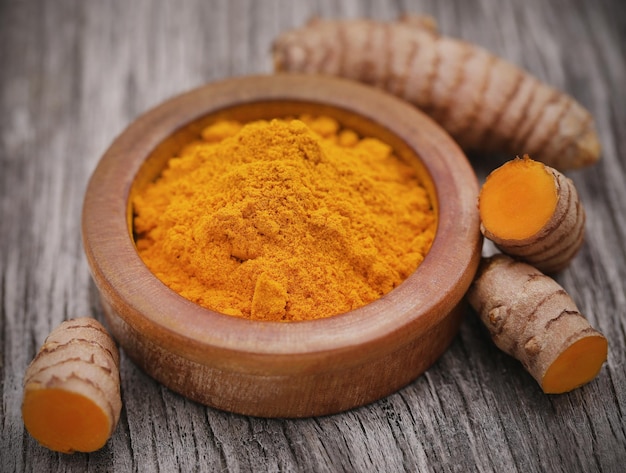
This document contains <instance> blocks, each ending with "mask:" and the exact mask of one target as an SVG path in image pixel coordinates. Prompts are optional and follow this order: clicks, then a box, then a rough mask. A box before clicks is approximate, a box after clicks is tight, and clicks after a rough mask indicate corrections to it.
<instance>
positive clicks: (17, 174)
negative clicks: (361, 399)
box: [0, 0, 626, 472]
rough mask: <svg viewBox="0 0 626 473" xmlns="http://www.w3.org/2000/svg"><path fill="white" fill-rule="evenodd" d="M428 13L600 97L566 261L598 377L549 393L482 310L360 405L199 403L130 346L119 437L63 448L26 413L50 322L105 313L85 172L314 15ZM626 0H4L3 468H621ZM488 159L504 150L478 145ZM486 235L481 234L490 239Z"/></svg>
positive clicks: (248, 66)
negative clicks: (169, 107)
mask: <svg viewBox="0 0 626 473" xmlns="http://www.w3.org/2000/svg"><path fill="white" fill-rule="evenodd" d="M402 11H410V12H415V13H428V14H432V15H433V16H435V17H436V18H437V20H438V22H439V25H440V29H441V30H442V32H443V33H445V34H450V35H453V36H457V37H461V38H464V39H468V40H471V41H475V42H477V43H478V44H480V45H482V46H484V47H486V48H488V49H490V50H491V51H493V52H495V53H497V54H500V55H502V56H504V57H505V58H507V59H509V60H511V61H513V62H515V63H516V64H518V65H521V66H522V67H525V68H527V69H529V70H530V71H532V72H533V73H534V74H535V75H537V76H538V77H539V78H540V79H543V80H546V81H547V82H549V83H550V84H552V85H554V86H556V87H559V88H561V89H563V90H565V91H566V92H568V93H570V94H571V95H572V96H574V97H575V98H576V99H577V100H579V101H580V102H581V103H582V104H583V105H585V106H586V107H587V108H589V109H590V111H591V112H592V114H593V115H594V118H595V120H596V124H597V127H598V131H599V135H600V139H601V142H602V146H603V150H604V151H603V154H602V159H601V161H600V163H599V164H597V165H595V166H594V167H592V168H589V169H585V170H582V171H577V172H573V173H568V176H569V177H571V178H572V179H573V180H574V182H575V184H576V186H577V189H578V192H579V194H580V197H581V200H582V202H583V203H584V205H585V209H586V212H587V238H586V242H585V244H584V245H583V248H582V250H581V252H580V253H579V255H578V256H577V257H576V259H575V260H574V262H573V264H572V265H571V267H570V268H569V269H567V270H566V271H564V272H563V273H562V274H560V275H559V277H558V281H559V283H560V284H562V285H563V286H564V287H565V288H566V289H567V290H568V291H569V292H570V293H571V294H572V295H573V297H574V299H575V301H576V303H577V304H578V306H579V308H580V309H581V312H583V313H584V314H585V315H586V316H587V318H588V319H589V320H590V322H591V323H592V324H593V325H594V326H595V327H596V328H598V329H599V330H601V331H602V332H603V333H604V334H605V335H606V336H607V338H608V340H609V359H608V363H607V364H606V365H605V367H604V368H603V369H602V371H601V373H600V375H599V377H598V378H597V379H596V380H595V381H594V382H592V383H591V384H589V385H587V386H585V387H583V388H581V389H579V390H576V391H574V392H572V393H570V394H566V395H560V396H546V395H544V394H542V393H541V390H540V388H539V387H538V386H537V385H536V383H535V382H534V380H533V379H532V378H531V377H530V375H528V374H527V373H526V372H525V371H524V370H523V369H522V368H521V366H520V365H519V363H518V362H516V361H515V360H513V359H512V358H510V357H508V356H506V355H505V354H503V353H501V352H500V351H499V350H498V349H497V348H495V347H494V346H493V344H492V343H491V342H490V340H489V337H488V335H487V334H486V332H485V330H483V329H482V327H481V326H480V324H479V323H478V322H477V320H476V318H475V317H474V316H473V315H472V314H468V317H467V319H466V321H465V323H464V324H463V326H462V328H461V332H460V335H459V336H458V337H457V339H456V340H455V341H454V342H453V344H452V346H451V347H450V349H449V350H448V351H447V352H446V354H445V355H444V356H443V357H442V358H441V359H440V360H439V361H438V362H437V363H436V364H435V365H434V366H433V367H432V368H431V369H430V370H428V371H427V372H426V373H425V374H424V375H423V376H422V377H420V378H419V379H418V380H417V381H415V382H414V383H412V384H410V385H409V386H407V387H406V388H404V389H402V390H401V391H399V392H398V393H396V394H393V395H391V396H389V397H387V398H385V399H383V400H382V401H379V402H376V403H374V404H371V405H369V406H365V407H362V408H359V409H355V410H353V411H350V412H347V413H344V414H340V415H334V416H327V417H319V418H312V419H302V420H290V421H287V420H280V419H273V420H267V419H258V418H249V417H244V416H237V415H233V414H228V413H224V412H220V411H216V410H213V409H210V408H205V407H202V406H200V405H198V404H195V403H193V402H191V401H188V400H186V399H184V398H182V397H181V396H178V395H176V394H174V393H172V392H171V391H169V390H167V389H166V388H164V387H162V386H160V385H158V384H157V383H156V382H154V381H153V380H152V379H151V378H149V377H147V376H146V375H145V374H144V373H143V372H141V371H140V370H139V369H138V368H137V367H136V366H135V365H134V364H132V363H131V362H130V361H129V360H128V358H127V357H126V356H125V354H124V353H122V364H121V377H122V393H123V402H124V409H123V411H122V418H121V419H120V424H119V425H118V428H117V430H116V432H115V434H114V436H113V437H112V438H111V440H110V441H109V443H108V444H107V446H106V447H105V448H104V449H103V450H101V451H99V452H96V453H93V454H75V455H73V456H63V455H59V454H55V453H52V452H49V451H47V450H45V449H43V448H41V447H39V446H38V445H37V444H36V442H35V441H34V440H33V439H31V438H30V437H29V436H28V435H27V434H26V433H25V431H24V427H23V424H22V420H21V418H20V403H21V395H22V388H21V383H22V379H23V375H24V371H25V369H26V366H27V365H28V363H29V362H30V360H31V359H32V358H33V356H34V355H35V352H36V350H37V348H38V347H39V345H40V344H41V343H42V342H43V340H44V339H45V337H46V335H47V334H48V333H49V331H50V330H51V329H52V328H53V327H54V326H56V325H58V324H59V323H60V322H61V321H62V320H64V319H66V318H70V317H74V316H80V315H94V316H96V317H98V318H101V317H102V314H101V309H100V306H99V302H98V299H97V296H96V291H95V289H94V287H93V285H92V283H91V280H90V277H89V273H88V269H87V263H86V259H85V256H84V255H83V250H82V247H81V243H80V209H81V205H82V198H83V194H84V190H85V187H86V183H87V180H88V178H89V175H90V174H91V172H92V170H93V169H94V168H95V166H96V163H97V161H98V159H99V158H100V156H101V155H102V153H103V152H104V151H105V149H106V148H107V146H108V145H109V144H110V143H111V141H112V140H113V139H114V137H115V136H116V135H117V134H118V133H120V132H121V131H122V130H123V129H124V128H125V127H126V125H127V124H128V123H129V122H130V121H132V119H133V118H135V117H136V116H137V115H138V114H139V113H141V112H143V111H145V110H147V109H148V108H150V107H152V106H154V105H156V104H158V103H159V102H161V101H163V100H165V99H167V98H169V97H171V96H172V95H174V94H178V93H180V92H182V91H186V90H188V89H190V88H192V87H196V86H199V85H201V84H204V83H206V82H209V81H213V80H217V79H222V78H225V77H229V76H234V75H243V74H251V73H260V72H270V70H271V55H270V54H269V45H270V43H271V41H272V39H273V38H274V37H275V36H276V35H277V34H278V33H279V32H281V31H283V30H285V29H287V28H291V27H294V26H299V25H301V24H302V23H303V22H305V21H306V20H307V19H308V18H309V17H310V16H312V15H321V16H332V17H337V16H339V17H341V16H346V17H354V16H371V17H375V18H381V19H391V18H395V17H396V16H397V15H398V14H399V13H400V12H402ZM625 58H626V9H625V8H624V6H623V2H622V1H621V0H596V1H591V0H555V1H552V2H545V1H542V0H527V1H525V2H518V1H515V0H503V1H496V0H468V1H464V0H451V1H447V2H436V1H435V0H415V1H409V0H405V1H401V0H398V1H395V2H375V1H365V0H364V1H359V0H351V1H342V2H334V1H329V0H318V1H311V2H306V1H304V0H301V1H288V0H266V1H263V2H260V1H253V0H232V1H227V0H224V1H217V0H215V1H200V0H188V1H185V2H174V1H165V0H164V1H148V0H137V1H133V2H127V1H123V0H107V1H92V2H85V1H83V0H53V1H45V0H24V1H17V0H3V1H2V2H0V112H1V113H0V245H1V246H0V393H1V394H0V395H1V396H2V402H1V403H0V457H1V461H0V471H2V472H5V471H6V472H14V471H16V472H21V471H77V472H78V471H80V472H83V471H141V472H143V471H147V472H152V471H167V472H170V471H322V472H323V471H329V472H331V471H333V472H334V471H436V472H452V471H481V472H490V471H497V472H502V471H507V472H517V471H520V472H521V471H524V472H546V471H547V472H553V471H554V472H560V471H563V472H596V471H597V472H621V471H623V469H624V464H625V462H626V420H625V419H626V417H625V415H626V363H625V362H626V245H624V241H626V186H624V180H625V179H626V88H624V84H625V83H626V60H625ZM471 159H472V162H473V164H474V165H475V168H476V169H477V172H478V173H479V175H480V176H481V177H484V176H485V175H486V174H487V173H488V172H489V171H490V170H491V169H492V168H493V167H495V165H496V164H497V163H498V162H499V161H498V160H496V159H492V158H485V157H483V156H478V155H474V156H471ZM487 250H489V248H487Z"/></svg>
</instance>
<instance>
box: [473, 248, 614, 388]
mask: <svg viewBox="0 0 626 473" xmlns="http://www.w3.org/2000/svg"><path fill="white" fill-rule="evenodd" d="M467 295H468V300H469V302H470V304H471V305H472V307H473V308H474V309H475V310H476V312H477V313H478V315H479V317H480V319H481V321H482V322H483V324H484V325H485V326H486V327H487V329H488V330H489V332H490V334H491V337H492V339H493V341H494V343H495V344H496V345H497V346H498V347H499V348H500V349H501V350H503V351H504V352H506V353H508V354H509V355H511V356H513V357H515V358H516V359H518V360H519V361H520V362H521V363H522V365H523V366H524V368H526V370H527V371H528V372H529V373H530V374H531V375H532V376H533V377H534V378H535V379H536V380H537V382H538V383H539V384H540V386H541V388H542V389H543V391H544V392H545V393H552V394H557V393H564V392H568V391H571V390H573V389H575V388H577V387H579V386H582V385H584V384H586V383H588V382H590V381H591V380H593V379H594V378H595V377H596V376H597V375H598V373H599V372H600V369H601V368H602V365H603V363H604V362H605V361H606V359H607V350H608V343H607V340H606V338H605V337H604V336H603V335H602V334H601V333H600V332H598V331H596V330H595V329H593V328H592V327H591V325H590V324H589V322H588V321H587V320H586V319H585V318H584V317H583V316H582V314H581V313H580V312H579V310H578V308H577V307H576V305H575V303H574V301H573V300H572V298H571V297H570V296H569V295H568V294H567V293H566V292H565V290H564V289H563V288H562V287H561V286H560V285H559V284H558V283H557V282H556V281H554V280H553V279H552V278H550V277H548V276H546V275H544V274H543V273H541V272H540V271H539V270H537V269H536V268H534V267H533V266H530V265H528V264H526V263H522V262H518V261H515V260H513V259H512V258H510V257H508V256H506V255H502V254H499V255H495V256H492V257H491V258H484V259H483V261H482V262H481V266H480V267H479V270H478V273H477V276H476V279H475V281H474V283H473V284H472V286H471V287H470V289H469V291H468V294H467Z"/></svg>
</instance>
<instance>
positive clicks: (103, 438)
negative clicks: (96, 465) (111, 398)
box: [22, 388, 111, 453]
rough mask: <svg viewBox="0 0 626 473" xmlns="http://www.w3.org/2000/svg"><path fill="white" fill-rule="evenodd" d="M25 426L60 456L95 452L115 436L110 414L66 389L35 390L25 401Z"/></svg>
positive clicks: (27, 393)
mask: <svg viewBox="0 0 626 473" xmlns="http://www.w3.org/2000/svg"><path fill="white" fill-rule="evenodd" d="M22 411H23V418H24V424H25V425H26V427H27V428H28V431H29V432H30V434H31V435H32V436H33V437H34V438H36V439H37V440H38V441H39V443H41V444H42V445H43V446H44V447H47V448H49V449H50V450H54V451H57V452H64V453H72V452H74V451H79V452H92V451H95V450H98V449H100V448H102V446H104V444H105V443H106V442H107V440H108V438H109V436H110V432H111V421H110V419H109V417H108V416H107V414H106V413H105V412H104V411H103V410H102V409H101V407H100V406H98V405H97V404H96V403H95V402H94V401H93V400H92V399H89V398H88V397H86V396H83V395H82V394H79V393H76V392H72V391H67V390H65V389H58V388H48V389H34V390H29V391H27V392H26V394H25V396H24V401H23V410H22Z"/></svg>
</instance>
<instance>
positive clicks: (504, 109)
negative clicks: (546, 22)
mask: <svg viewBox="0 0 626 473" xmlns="http://www.w3.org/2000/svg"><path fill="white" fill-rule="evenodd" d="M272 51H273V56H274V64H275V69H276V70H277V71H284V72H300V73H319V74H328V75H336V76H341V77H345V78H348V79H353V80H357V81H361V82H364V83H367V84H370V85H374V86H376V87H380V88H382V89H385V90H387V91H388V92H390V93H392V94H394V95H396V96H398V97H400V98H403V99H405V100H406V101H408V102H410V103H412V104H414V105H415V106H417V107H418V108H420V109H422V110H423V111H424V112H426V113H427V114H429V115H430V116H431V117H432V118H433V119H434V120H436V121H437V122H438V123H439V124H440V125H441V126H442V127H443V128H444V129H446V130H447V131H448V132H449V133H450V134H451V135H452V136H453V137H454V138H455V139H456V141H457V142H458V143H459V144H460V145H461V146H462V147H463V148H464V149H466V150H475V151H483V152H502V153H506V154H510V155H511V154H512V155H520V156H521V155H522V154H525V153H528V154H530V155H531V156H534V157H535V158H536V159H538V160H540V161H542V162H545V163H546V164H548V165H550V166H552V167H554V168H556V169H560V170H566V169H572V168H579V167H582V166H587V165H590V164H592V163H594V162H595V161H597V160H598V158H599V155H600V144H599V141H598V137H597V134H596V131H595V127H594V123H593V119H592V116H591V114H590V113H589V112H588V111H587V110H585V108H584V107H582V106H581V105H580V104H579V103H578V102H576V101H575V100H574V99H573V98H571V97H570V96H568V95H566V94H564V93H562V92H559V91H558V90H556V89H554V88H552V87H550V86H548V85H547V84H544V83H542V82H541V81H539V80H538V79H536V78H535V77H533V76H531V75H530V74H528V73H526V72H525V71H523V70H522V69H520V68H518V67H516V66H514V65H513V64H510V63H509V62H506V61H504V60H503V59H500V58H498V57H496V56H494V55H493V54H491V53H489V52H488V51H486V50H485V49H483V48H480V47H478V46H476V45H473V44H470V43H468V42H465V41H461V40H457V39H453V38H448V37H444V36H440V35H439V34H438V33H437V31H436V23H435V21H434V20H433V19H432V18H430V17H426V16H406V17H404V18H402V19H400V20H399V21H395V22H379V21H373V20H367V19H356V20H321V19H313V20H311V21H310V22H309V23H308V24H307V25H305V26H304V27H302V28H297V29H294V30H291V31H287V32H285V33H283V34H281V35H280V36H278V37H277V38H276V39H275V41H274V43H273V45H272Z"/></svg>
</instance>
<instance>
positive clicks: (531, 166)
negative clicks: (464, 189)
mask: <svg viewBox="0 0 626 473" xmlns="http://www.w3.org/2000/svg"><path fill="white" fill-rule="evenodd" d="M479 212H480V218H481V231H482V233H483V235H484V236H485V237H486V238H488V239H490V240H492V241H493V242H494V243H495V244H496V245H497V246H498V248H499V249H500V250H501V251H502V252H504V253H507V254H509V255H511V256H515V257H516V258H518V259H521V260H523V261H525V262H527V263H530V264H532V265H533V266H535V267H536V268H537V269H539V270H540V271H542V272H544V273H553V272H556V271H560V270H562V269H564V268H565V267H566V266H567V265H568V264H569V263H570V262H571V260H572V259H573V258H574V256H575V255H576V253H577V252H578V250H579V249H580V247H581V246H582V244H583V240H584V233H585V211H584V209H583V206H582V204H581V203H580V201H579V199H578V193H577V192H576V188H575V187H574V183H573V182H572V181H571V180H570V179H568V178H566V177H565V176H564V175H563V174H561V173H560V172H558V171H557V170H556V169H553V168H551V167H549V166H545V165H544V164H542V163H540V162H537V161H533V160H532V159H530V158H529V157H528V156H525V157H524V158H523V159H520V158H516V159H514V160H512V161H509V162H507V163H505V164H504V165H502V166H501V167H499V168H498V169H496V170H495V171H493V172H492V173H491V174H490V175H489V176H487V179H486V181H485V183H484V185H483V186H482V188H481V191H480V195H479Z"/></svg>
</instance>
